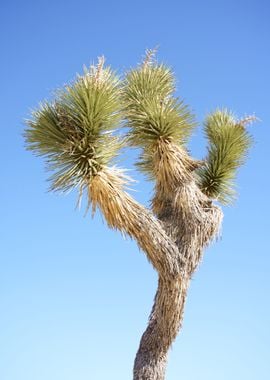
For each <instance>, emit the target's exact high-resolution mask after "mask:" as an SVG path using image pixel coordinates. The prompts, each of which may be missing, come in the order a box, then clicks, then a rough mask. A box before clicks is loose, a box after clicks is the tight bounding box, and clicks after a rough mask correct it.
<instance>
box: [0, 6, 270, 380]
mask: <svg viewBox="0 0 270 380" xmlns="http://www.w3.org/2000/svg"><path fill="white" fill-rule="evenodd" d="M0 18H1V22H0V31H1V33H0V36H1V37H0V38H1V60H0V66H1V70H0V73H1V91H0V93H1V142H0V144H1V149H0V154H1V163H2V165H1V188H0V191H1V197H0V199H1V200H0V202H1V240H0V247H1V251H0V308H1V311H0V379H1V380H75V379H76V380H86V379H87V380H89V379H90V380H105V379H106V380H107V379H110V380H127V379H131V378H132V375H131V372H132V365H133V359H134V356H135V352H136V350H137V347H138V344H139V339H140V336H141V334H142V332H143V330H144V328H145V326H146V322H147V317H148V314H149V311H150V309H151V306H152V300H153V296H154V292H155V288H156V274H155V273H154V271H153V270H152V268H151V267H150V265H149V264H148V262H147V261H146V259H145V258H144V256H143V254H142V253H141V252H139V251H138V249H137V247H136V244H135V243H133V242H131V241H129V240H126V241H125V240H123V239H122V237H121V236H120V235H119V234H117V233H116V232H112V231H109V230H108V229H107V227H106V225H105V224H104V223H103V222H102V220H101V218H100V217H99V216H98V217H96V218H95V219H94V220H92V219H91V217H90V215H88V216H87V217H85V218H84V217H83V210H81V211H76V210H74V207H75V201H76V195H75V194H70V195H68V196H58V195H55V194H51V193H48V192H47V186H48V184H47V183H46V181H45V179H46V177H47V173H45V171H44V165H43V162H42V160H40V159H36V158H35V157H33V156H32V155H31V154H30V153H29V152H26V151H25V150H24V142H23V139H22V136H21V134H22V131H23V119H24V118H27V117H28V116H29V110H30V108H33V107H36V106H37V105H38V102H39V101H41V100H42V99H44V98H48V97H50V96H51V93H52V91H53V90H54V89H55V88H56V87H59V86H61V85H62V84H64V83H65V82H67V81H69V80H70V79H72V78H73V77H74V75H75V73H77V72H81V70H82V66H83V64H87V65H88V64H90V63H91V62H92V61H93V60H94V59H95V58H96V57H97V56H98V55H101V54H104V55H105V56H106V57H107V62H109V63H110V64H111V65H112V66H113V67H114V68H116V69H117V70H119V72H121V71H123V70H126V69H127V68H129V67H130V66H132V65H134V64H136V63H138V62H139V61H140V59H141V56H142V54H143V52H144V49H145V48H151V47H154V46H156V45H159V46H160V48H159V58H160V59H161V60H162V61H164V62H166V63H168V64H170V65H171V66H172V67H173V69H174V71H175V73H176V76H177V80H178V91H177V94H178V95H179V96H181V97H183V98H184V99H185V101H186V102H187V103H189V104H190V105H191V107H192V109H193V110H194V112H195V113H196V115H197V120H198V122H199V123H200V125H201V124H202V121H203V118H204V116H205V115H206V113H207V112H209V111H211V110H213V109H215V108H216V107H217V106H226V107H228V108H230V109H232V110H234V111H235V112H236V113H237V114H238V115H239V116H242V115H246V114H253V113H254V112H255V113H256V114H257V115H258V117H259V118H260V119H261V120H262V121H261V122H260V123H258V124H256V125H253V126H251V127H250V129H251V131H252V134H253V135H254V138H255V145H254V147H253V148H252V151H251V153H250V159H249V160H248V162H247V164H246V166H245V167H244V168H243V169H242V170H241V172H240V173H239V176H238V188H239V192H240V197H239V200H238V201H237V202H236V203H235V205H234V206H233V207H230V208H225V209H224V212H225V220H224V225H223V236H222V239H221V240H220V241H219V242H218V243H216V244H215V245H213V246H212V247H211V248H209V249H208V250H207V252H206V256H205V260H204V262H203V264H202V265H201V267H200V270H199V271H198V272H197V273H196V276H195V277H194V280H193V282H192V286H191V289H190V293H189V298H188V302H187V306H186V313H185V321H184V326H183V330H182V332H181V334H180V336H179V338H178V339H177V340H176V342H175V344H174V345H173V349H172V350H171V353H170V360H169V366H168V376H167V379H168V380H177V379H185V380H198V379H200V380H228V379H230V380H240V379H245V380H268V379H269V372H270V362H269V339H270V331H269V330H270V328H269V320H270V318H269V317H270V306H269V293H270V281H269V269H270V268H269V267H270V265H269V264H270V249H269V242H268V238H269V215H270V209H269V143H270V141H269V136H270V132H269V125H270V108H269V101H270V96H269V88H270V76H269V68H270V46H269V45H270V43H269V41H270V33H269V32H270V27H269V19H270V5H269V2H268V1H267V0H253V1H249V0H245V1H244V0H223V1H218V0H216V1H207V0H206V1H195V0H190V1H176V0H175V1H171V0H168V1H147V0H146V1H142V0H137V1H132V2H130V1H117V0H116V1H106V0H105V1H102V2H98V1H86V0H77V1H75V0H72V1H69V0H66V1H59V0H55V1H38V0H36V1H28V0H24V1H8V0H2V1H1V5H0ZM190 148H191V151H192V153H193V155H194V156H196V157H198V158H201V157H203V156H204V154H205V141H204V140H203V138H202V133H201V130H200V128H199V129H198V130H197V131H196V133H195V134H194V136H193V140H192V143H191V144H190ZM134 157H135V153H130V155H129V156H128V157H127V160H126V162H125V161H123V165H126V166H127V167H129V168H132V162H133V160H134ZM134 176H135V177H136V178H137V179H140V183H139V184H138V185H136V189H137V192H136V193H135V196H136V198H137V199H138V200H139V201H141V202H143V203H144V204H147V202H148V200H149V198H150V194H151V184H147V183H146V182H145V181H144V179H143V177H142V176H141V175H138V174H135V173H134Z"/></svg>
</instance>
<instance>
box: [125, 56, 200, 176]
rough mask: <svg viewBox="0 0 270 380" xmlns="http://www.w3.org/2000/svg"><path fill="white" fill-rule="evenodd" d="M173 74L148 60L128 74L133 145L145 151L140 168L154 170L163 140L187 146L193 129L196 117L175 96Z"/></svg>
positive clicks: (127, 100)
mask: <svg viewBox="0 0 270 380" xmlns="http://www.w3.org/2000/svg"><path fill="white" fill-rule="evenodd" d="M174 90H175V83H174V76H173V73H172V71H171V70H170V69H169V68H168V67H166V66H165V65H162V64H155V63H153V62H152V61H151V60H148V59H147V57H146V60H145V62H143V64H142V65H140V66H139V67H138V68H136V69H134V70H131V71H130V72H128V73H127V75H126V78H125V83H124V88H123V100H124V110H125V116H126V120H127V126H128V127H129V132H128V138H129V142H130V144H131V145H132V146H136V147H141V148H143V153H142V155H141V159H140V161H139V166H140V167H141V168H142V170H145V171H146V172H150V173H151V171H152V167H151V166H152V165H151V161H152V160H151V157H152V154H153V147H154V146H155V144H156V143H158V141H159V140H161V139H162V140H166V141H172V142H174V143H176V144H183V143H185V142H186V140H187V138H188V137H189V135H190V133H191V131H192V129H193V127H194V121H193V116H192V115H191V113H190V111H189V110H188V108H187V106H185V105H184V103H183V102H182V101H179V100H178V99H176V98H174V97H173V92H174Z"/></svg>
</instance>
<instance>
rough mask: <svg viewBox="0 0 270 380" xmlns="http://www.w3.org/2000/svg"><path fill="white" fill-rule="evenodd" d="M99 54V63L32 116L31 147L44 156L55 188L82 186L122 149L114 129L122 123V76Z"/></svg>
mask: <svg viewBox="0 0 270 380" xmlns="http://www.w3.org/2000/svg"><path fill="white" fill-rule="evenodd" d="M103 64H104V59H103V58H100V59H99V62H98V64H97V65H96V66H91V67H90V69H89V70H88V69H85V72H84V75H82V76H77V78H76V79H75V81H74V82H73V83H71V84H70V85H67V86H65V87H64V89H62V90H60V91H58V93H57V95H56V98H55V99H54V100H53V101H52V102H45V103H43V104H42V105H41V106H40V108H39V109H38V110H36V111H34V112H33V115H32V119H31V120H29V121H27V125H28V128H27V130H26V132H25V137H26V142H27V145H28V149H29V150H33V151H34V152H35V153H36V154H37V155H41V156H45V157H46V160H47V164H48V167H49V169H51V170H53V172H54V174H53V175H52V176H51V178H50V180H51V189H52V190H62V191H67V190H70V189H72V188H74V187H76V186H78V187H79V188H80V190H82V189H83V188H84V186H87V185H88V184H89V181H91V178H93V176H95V174H96V173H97V172H99V171H100V170H101V169H102V168H103V167H104V166H106V165H108V164H109V163H110V162H111V160H112V159H113V158H114V157H115V156H116V155H117V153H118V150H119V148H120V147H121V141H120V139H119V138H118V137H116V136H115V135H114V134H113V129H114V128H116V127H117V126H118V124H119V120H120V113H121V98H120V91H121V89H120V86H119V80H118V78H117V77H116V75H115V74H114V72H112V70H111V69H110V68H109V67H106V68H104V67H103Z"/></svg>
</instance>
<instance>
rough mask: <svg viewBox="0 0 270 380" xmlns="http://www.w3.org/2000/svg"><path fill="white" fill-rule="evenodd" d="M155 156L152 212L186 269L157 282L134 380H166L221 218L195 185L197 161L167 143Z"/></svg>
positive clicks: (137, 358)
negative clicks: (191, 289)
mask: <svg viewBox="0 0 270 380" xmlns="http://www.w3.org/2000/svg"><path fill="white" fill-rule="evenodd" d="M155 153H156V154H155V163H156V178H157V182H156V192H155V196H154V199H153V211H154V212H155V214H156V215H157V217H158V219H159V220H160V221H162V223H163V227H164V229H165V231H166V232H167V234H168V236H170V238H171V239H172V241H174V242H175V244H176V245H177V248H178V255H179V256H180V257H181V258H182V266H181V274H179V276H178V277H177V278H174V279H171V280H170V279H168V277H167V280H166V274H163V276H162V278H161V277H160V278H159V285H158V290H157V293H156V296H155V302H154V306H153V309H152V312H151V315H150V318H149V323H148V327H147V329H146V331H145V332H144V334H143V336H142V339H141V342H140V346H139V350H138V352H137V355H136V359H135V363H134V369H133V376H134V377H133V378H134V380H164V379H165V371H166V364H167V359H168V350H169V347H170V346H171V344H172V342H173V341H174V339H175V338H176V336H177V334H178V332H179V329H180V328H181V323H182V320H183V314H184V305H185V300H186V295H187V289H188V285H189V282H190V279H191V276H192V274H193V273H194V271H195V270H196V268H197V267H198V264H199V263H200V260H201V258H202V253H203V248H204V247H205V246H206V245H207V244H208V243H209V242H210V240H211V239H212V238H213V237H214V236H215V235H217V233H218V230H219V227H220V224H221V220H222V212H221V210H220V209H219V208H218V207H217V206H215V205H213V204H212V202H210V201H209V199H208V198H207V197H205V196H204V195H203V194H202V193H201V191H200V190H199V189H198V187H197V186H196V183H195V180H194V177H193V175H192V171H193V170H194V168H195V167H196V163H195V162H194V161H192V160H191V159H190V158H189V157H188V156H187V155H186V154H185V152H183V151H181V150H180V149H179V148H178V147H175V146H173V145H171V144H167V143H164V142H161V144H160V145H159V146H158V147H157V150H156V152H155ZM168 167H170V171H168ZM165 177H166V180H165ZM183 258H184V260H183ZM163 278H165V280H163Z"/></svg>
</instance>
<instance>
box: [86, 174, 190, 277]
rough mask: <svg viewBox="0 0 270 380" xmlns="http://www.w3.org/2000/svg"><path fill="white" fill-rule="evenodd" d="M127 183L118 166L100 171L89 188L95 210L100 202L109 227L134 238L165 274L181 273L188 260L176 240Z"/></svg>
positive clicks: (161, 273) (166, 275) (90, 200)
mask: <svg viewBox="0 0 270 380" xmlns="http://www.w3.org/2000/svg"><path fill="white" fill-rule="evenodd" d="M123 183H124V180H123V177H122V178H121V172H119V171H117V170H115V169H109V168H106V169H103V170H102V171H101V172H99V173H98V174H97V175H96V176H95V177H94V178H93V179H92V180H91V182H90V184H89V188H88V196H89V202H90V203H91V204H92V207H93V210H95V208H96V206H98V207H99V208H100V210H101V211H102V213H103V215H104V217H105V219H106V221H107V223H108V225H109V227H111V228H115V229H117V230H119V231H121V232H123V233H124V234H127V235H129V236H130V237H132V238H134V239H135V240H136V241H137V243H138V246H139V247H140V248H141V249H142V250H143V251H144V252H145V253H146V256H147V258H148V260H149V261H150V262H151V263H152V265H153V267H154V268H155V269H156V270H157V271H158V273H159V275H160V276H161V277H164V278H174V277H176V276H179V275H180V274H181V272H182V268H184V266H185V263H184V261H183V260H182V259H181V258H180V257H179V250H178V248H177V246H176V244H175V243H174V242H173V241H172V239H171V238H170V237H169V236H168V235H167V234H166V232H165V231H164V229H163V226H162V223H161V222H159V221H158V220H157V219H156V218H155V217H154V215H153V214H152V212H151V211H149V210H147V209H146V208H145V207H143V206H142V205H140V204H139V203H137V202H136V201H135V200H134V199H133V198H132V197H131V196H130V195H129V194H127V193H126V192H125V191H124V190H123Z"/></svg>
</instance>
